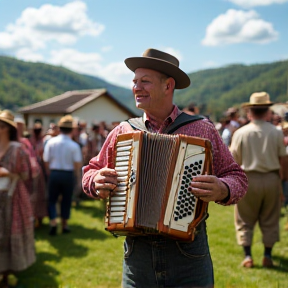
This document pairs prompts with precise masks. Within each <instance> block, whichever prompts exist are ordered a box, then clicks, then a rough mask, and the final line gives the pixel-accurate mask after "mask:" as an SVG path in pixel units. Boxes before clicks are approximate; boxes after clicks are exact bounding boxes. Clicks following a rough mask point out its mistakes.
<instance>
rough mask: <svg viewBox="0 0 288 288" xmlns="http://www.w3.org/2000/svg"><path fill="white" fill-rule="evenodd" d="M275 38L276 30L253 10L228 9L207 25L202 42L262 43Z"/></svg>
mask: <svg viewBox="0 0 288 288" xmlns="http://www.w3.org/2000/svg"><path fill="white" fill-rule="evenodd" d="M277 38H278V32H277V31H275V30H274V28H273V25H272V24H271V23H269V22H266V21H264V20H262V19H260V17H259V15H258V14H257V13H256V12H255V11H253V10H251V11H241V10H234V9H230V10H228V11H227V12H226V14H221V15H219V16H218V17H217V18H215V19H214V20H213V21H212V22H211V24H210V25H208V27H207V28H206V35H205V38H204V39H203V40H202V44H203V45H206V46H218V45H225V44H235V43H245V42H246V43H258V44H264V43H268V42H271V41H275V40H277Z"/></svg>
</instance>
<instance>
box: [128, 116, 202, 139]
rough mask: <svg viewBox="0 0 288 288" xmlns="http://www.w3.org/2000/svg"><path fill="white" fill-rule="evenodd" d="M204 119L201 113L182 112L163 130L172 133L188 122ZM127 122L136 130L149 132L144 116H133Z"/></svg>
mask: <svg viewBox="0 0 288 288" xmlns="http://www.w3.org/2000/svg"><path fill="white" fill-rule="evenodd" d="M202 119H205V117H204V116H201V115H188V114H186V113H184V112H182V113H181V114H179V115H178V117H177V118H176V119H175V121H174V122H173V123H172V124H171V125H169V126H168V127H167V128H166V129H165V130H164V131H163V133H167V134H172V133H173V132H175V131H176V130H177V129H178V128H180V127H182V126H184V125H186V124H188V123H191V122H194V121H197V120H202ZM127 122H128V123H129V124H130V125H131V127H132V128H133V129H134V130H141V131H146V132H148V129H147V127H146V126H145V123H144V121H143V117H137V118H132V119H129V120H127Z"/></svg>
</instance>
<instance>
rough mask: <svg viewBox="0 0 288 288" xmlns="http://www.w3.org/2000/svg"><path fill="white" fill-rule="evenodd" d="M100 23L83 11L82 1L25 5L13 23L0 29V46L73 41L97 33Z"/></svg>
mask: <svg viewBox="0 0 288 288" xmlns="http://www.w3.org/2000/svg"><path fill="white" fill-rule="evenodd" d="M103 30H104V25H102V24H98V23H96V22H94V21H92V20H91V19H89V17H88V15H87V6H86V4H85V3H84V2H81V1H74V2H71V3H68V4H66V5H64V6H53V5H50V4H45V5H43V6H41V7H40V8H39V9H36V8H27V9H25V10H24V11H23V12H22V14H21V16H20V18H18V19H17V20H16V21H15V23H13V24H9V25H8V26H7V27H6V30H5V31H3V32H0V38H1V42H0V49H1V50H4V51H5V50H11V49H12V50H17V49H23V48H30V49H33V50H36V49H41V48H44V47H45V46H46V43H47V41H56V42H58V43H61V44H68V45H69V44H73V43H75V42H76V41H77V39H78V38H79V37H81V36H84V35H90V36H98V35H100V34H101V33H102V32H103Z"/></svg>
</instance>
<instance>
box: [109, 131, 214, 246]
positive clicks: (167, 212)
mask: <svg viewBox="0 0 288 288" xmlns="http://www.w3.org/2000/svg"><path fill="white" fill-rule="evenodd" d="M108 158H109V160H108V161H109V162H110V164H109V167H112V168H114V169H115V170H116V171H117V174H118V178H117V180H118V185H117V187H116V189H115V190H114V191H113V192H112V193H111V195H110V197H109V199H108V203H107V210H106V220H105V226H106V228H105V229H106V230H108V231H110V232H111V233H113V234H114V235H116V236H118V235H119V236H120V235H151V234H163V235H166V236H169V237H171V238H174V239H179V240H186V241H193V239H194V232H195V228H196V226H197V225H198V224H199V223H200V222H201V220H203V219H204V218H206V216H207V209H208V203H207V202H204V201H202V200H201V199H198V198H196V197H195V196H194V195H193V194H192V193H191V192H190V191H189V186H190V183H191V182H192V180H193V177H194V176H197V175H202V174H211V173H212V152H211V143H210V141H209V140H206V139H202V138H197V137H190V136H185V135H167V134H156V133H147V132H143V131H135V132H131V133H127V134H121V135H118V137H117V141H116V147H114V149H111V150H110V152H109V157H108Z"/></svg>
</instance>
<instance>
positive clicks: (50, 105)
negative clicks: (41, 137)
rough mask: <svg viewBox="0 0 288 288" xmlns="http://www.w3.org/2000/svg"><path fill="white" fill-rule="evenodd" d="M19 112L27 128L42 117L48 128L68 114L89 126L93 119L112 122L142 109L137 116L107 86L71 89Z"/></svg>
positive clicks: (45, 126)
mask: <svg viewBox="0 0 288 288" xmlns="http://www.w3.org/2000/svg"><path fill="white" fill-rule="evenodd" d="M18 113H20V114H22V115H23V117H24V119H25V122H26V125H27V128H28V129H31V128H32V127H33V125H34V122H35V120H41V121H42V126H43V129H48V127H49V124H50V123H55V124H57V123H58V121H59V119H60V118H61V117H62V116H64V115H66V114H71V115H72V116H73V117H74V118H75V119H78V120H84V121H86V123H87V127H90V126H91V124H92V123H93V122H94V121H99V122H101V121H105V122H106V123H107V124H113V123H115V122H116V123H118V122H121V121H124V120H126V119H128V118H131V117H136V116H139V115H140V114H141V112H140V111H139V115H136V114H135V112H133V111H131V110H130V109H129V108H127V107H125V106H124V105H123V104H121V103H120V102H119V101H117V100H116V99H115V98H114V97H113V96H112V95H111V94H109V93H108V92H107V90H106V89H94V90H80V91H68V92H65V93H63V94H61V95H58V96H55V97H52V98H50V99H47V100H44V101H41V102H38V103H35V104H32V105H29V106H25V107H22V108H20V109H19V110H18Z"/></svg>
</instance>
